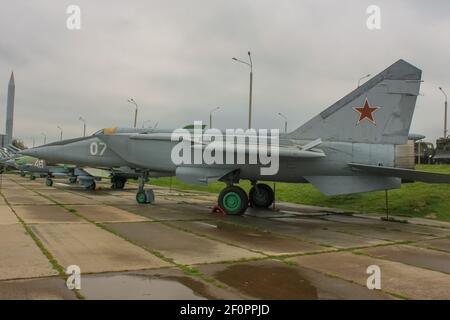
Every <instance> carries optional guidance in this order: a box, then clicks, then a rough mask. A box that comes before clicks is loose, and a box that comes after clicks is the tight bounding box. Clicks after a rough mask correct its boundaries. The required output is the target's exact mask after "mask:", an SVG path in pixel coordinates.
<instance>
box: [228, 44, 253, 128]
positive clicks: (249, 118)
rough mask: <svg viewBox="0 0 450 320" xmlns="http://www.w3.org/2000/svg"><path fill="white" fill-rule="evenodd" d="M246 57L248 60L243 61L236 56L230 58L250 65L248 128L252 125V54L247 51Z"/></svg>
mask: <svg viewBox="0 0 450 320" xmlns="http://www.w3.org/2000/svg"><path fill="white" fill-rule="evenodd" d="M247 54H248V59H249V61H250V62H245V61H242V60H240V59H237V58H232V59H233V60H234V61H236V62H240V63H243V64H246V65H248V66H249V67H250V92H249V96H248V128H249V129H250V128H251V127H252V91H253V62H252V55H251V53H250V51H248V52H247Z"/></svg>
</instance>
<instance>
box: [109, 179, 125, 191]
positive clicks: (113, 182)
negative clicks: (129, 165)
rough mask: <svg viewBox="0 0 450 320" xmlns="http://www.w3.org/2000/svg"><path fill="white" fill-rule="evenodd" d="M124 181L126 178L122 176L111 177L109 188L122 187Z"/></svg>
mask: <svg viewBox="0 0 450 320" xmlns="http://www.w3.org/2000/svg"><path fill="white" fill-rule="evenodd" d="M126 181H127V180H126V179H123V178H115V179H111V189H123V188H124V187H125V183H126Z"/></svg>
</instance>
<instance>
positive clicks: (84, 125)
mask: <svg viewBox="0 0 450 320" xmlns="http://www.w3.org/2000/svg"><path fill="white" fill-rule="evenodd" d="M78 120H80V121H82V122H83V137H86V120H84V119H83V117H79V118H78Z"/></svg>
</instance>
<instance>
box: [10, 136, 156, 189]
mask: <svg viewBox="0 0 450 320" xmlns="http://www.w3.org/2000/svg"><path fill="white" fill-rule="evenodd" d="M153 130H155V129H153V128H143V129H134V128H115V131H116V132H121V133H130V132H132V133H139V132H152V131H153ZM160 131H161V130H160ZM19 154H20V155H22V156H21V157H18V158H17V159H15V160H14V162H15V163H16V168H18V169H19V170H21V172H27V173H31V179H33V177H35V175H39V176H44V177H46V184H47V186H51V185H52V184H53V181H52V177H54V176H63V175H66V176H69V182H70V183H75V182H76V180H77V178H78V179H79V180H80V184H81V185H82V186H84V187H85V188H87V189H92V190H93V189H95V187H96V184H95V181H96V180H99V177H96V176H94V175H93V174H91V173H90V170H89V169H87V168H83V167H88V168H99V169H104V170H106V171H107V172H108V173H109V175H110V176H111V188H113V189H123V188H124V186H125V184H126V182H127V180H128V179H136V178H138V177H139V176H140V173H139V172H138V171H136V170H135V169H131V168H130V167H128V166H127V165H128V163H127V162H126V161H124V160H123V159H122V158H120V157H117V155H116V154H115V153H113V152H112V151H111V150H109V149H108V148H106V144H105V143H104V142H103V141H101V140H99V139H98V138H97V137H96V134H93V135H92V136H88V137H82V138H75V139H67V140H61V141H57V142H53V143H49V144H45V145H42V146H39V147H36V148H31V149H26V150H22V151H20V152H19ZM11 161H13V160H11ZM48 163H51V164H64V165H48ZM11 165H12V163H11Z"/></svg>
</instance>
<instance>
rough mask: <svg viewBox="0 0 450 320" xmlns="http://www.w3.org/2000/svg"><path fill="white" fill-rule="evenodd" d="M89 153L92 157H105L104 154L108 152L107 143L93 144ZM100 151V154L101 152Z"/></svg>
mask: <svg viewBox="0 0 450 320" xmlns="http://www.w3.org/2000/svg"><path fill="white" fill-rule="evenodd" d="M89 151H90V153H91V155H92V156H100V157H101V156H103V154H104V153H105V151H106V143H104V142H97V141H94V142H91V145H90V147H89ZM99 151H100V152H99Z"/></svg>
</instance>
